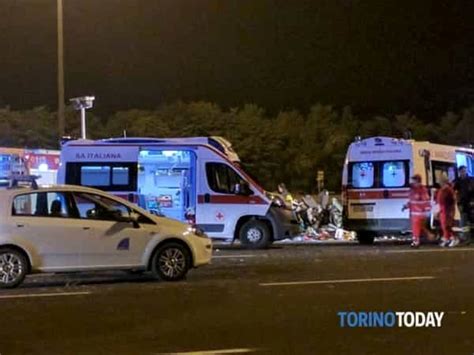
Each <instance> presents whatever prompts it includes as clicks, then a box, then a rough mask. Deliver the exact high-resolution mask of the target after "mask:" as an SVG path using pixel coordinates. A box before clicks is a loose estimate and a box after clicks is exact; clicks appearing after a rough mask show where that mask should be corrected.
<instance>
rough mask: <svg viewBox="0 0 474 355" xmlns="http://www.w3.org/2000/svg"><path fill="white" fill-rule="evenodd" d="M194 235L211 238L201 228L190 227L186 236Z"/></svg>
mask: <svg viewBox="0 0 474 355" xmlns="http://www.w3.org/2000/svg"><path fill="white" fill-rule="evenodd" d="M189 234H194V235H195V236H196V237H201V238H209V237H208V236H207V234H206V233H204V231H203V230H202V229H201V228H198V227H188V230H187V231H186V232H185V233H184V235H189Z"/></svg>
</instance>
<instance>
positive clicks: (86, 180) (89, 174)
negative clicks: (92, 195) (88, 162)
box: [81, 166, 110, 186]
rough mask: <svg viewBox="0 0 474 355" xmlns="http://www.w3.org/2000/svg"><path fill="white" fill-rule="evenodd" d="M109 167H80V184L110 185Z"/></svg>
mask: <svg viewBox="0 0 474 355" xmlns="http://www.w3.org/2000/svg"><path fill="white" fill-rule="evenodd" d="M109 177H110V166H82V167H81V184H82V185H84V186H108V185H110V180H109Z"/></svg>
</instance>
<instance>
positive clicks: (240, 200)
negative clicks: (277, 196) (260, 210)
mask: <svg viewBox="0 0 474 355" xmlns="http://www.w3.org/2000/svg"><path fill="white" fill-rule="evenodd" d="M198 203H220V204H252V205H266V204H267V202H266V201H265V200H264V199H263V198H261V197H260V196H239V195H210V196H209V202H205V198H204V195H198Z"/></svg>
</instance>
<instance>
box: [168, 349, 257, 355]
mask: <svg viewBox="0 0 474 355" xmlns="http://www.w3.org/2000/svg"><path fill="white" fill-rule="evenodd" d="M255 351H256V350H255V349H217V350H201V351H188V352H181V353H165V354H168V355H208V354H244V353H252V352H255Z"/></svg>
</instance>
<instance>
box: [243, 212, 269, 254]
mask: <svg viewBox="0 0 474 355" xmlns="http://www.w3.org/2000/svg"><path fill="white" fill-rule="evenodd" d="M239 239H240V244H241V245H242V247H244V248H246V249H265V248H267V247H268V246H269V245H270V244H271V243H272V237H271V232H270V228H269V227H268V225H267V224H266V223H265V222H263V221H259V220H256V219H252V220H250V221H247V222H245V223H244V224H243V225H242V226H241V227H240V230H239Z"/></svg>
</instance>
